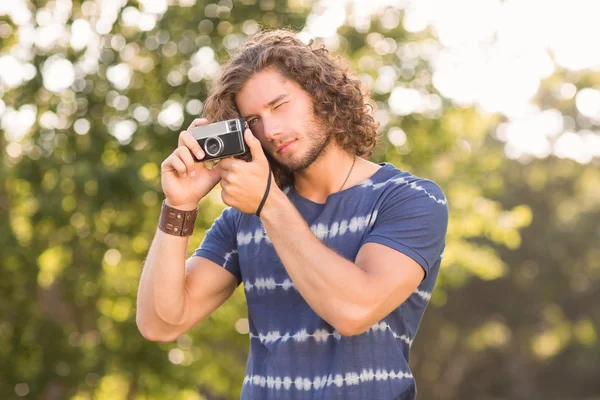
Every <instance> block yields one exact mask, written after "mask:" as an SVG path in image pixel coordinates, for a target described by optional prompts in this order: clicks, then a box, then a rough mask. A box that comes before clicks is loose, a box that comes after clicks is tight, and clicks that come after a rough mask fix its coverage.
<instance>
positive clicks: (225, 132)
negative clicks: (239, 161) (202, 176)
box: [189, 118, 249, 161]
mask: <svg viewBox="0 0 600 400" xmlns="http://www.w3.org/2000/svg"><path fill="white" fill-rule="evenodd" d="M247 127H248V125H247V124H246V120H244V119H243V118H237V119H229V120H226V121H219V122H215V123H212V124H208V125H201V126H196V127H194V128H191V129H190V130H189V132H190V133H191V134H192V136H193V137H194V138H195V139H196V140H197V141H198V144H199V145H200V147H201V148H202V150H203V151H204V153H205V156H204V158H203V159H202V161H209V160H218V159H220V158H225V157H233V156H240V155H244V154H248V153H249V149H248V146H246V142H244V130H245V129H246V128H247ZM194 159H195V160H196V161H199V160H198V159H197V158H196V157H194Z"/></svg>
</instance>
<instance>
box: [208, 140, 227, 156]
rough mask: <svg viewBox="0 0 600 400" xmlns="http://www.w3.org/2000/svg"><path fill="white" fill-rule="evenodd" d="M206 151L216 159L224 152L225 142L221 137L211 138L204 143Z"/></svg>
mask: <svg viewBox="0 0 600 400" xmlns="http://www.w3.org/2000/svg"><path fill="white" fill-rule="evenodd" d="M204 150H205V151H206V154H208V155H209V156H211V157H216V156H218V155H219V154H221V152H222V151H223V141H222V140H221V138H219V137H210V138H208V139H206V142H204Z"/></svg>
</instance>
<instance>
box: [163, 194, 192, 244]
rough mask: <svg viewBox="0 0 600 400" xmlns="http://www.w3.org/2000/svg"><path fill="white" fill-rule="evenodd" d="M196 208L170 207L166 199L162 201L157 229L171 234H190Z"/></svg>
mask: <svg viewBox="0 0 600 400" xmlns="http://www.w3.org/2000/svg"><path fill="white" fill-rule="evenodd" d="M197 215H198V209H197V208H196V207H193V209H192V210H183V209H180V208H175V207H171V206H169V205H168V204H167V202H166V200H164V201H163V203H162V207H161V210H160V217H159V220H158V229H160V230H161V231H163V232H165V233H168V234H170V235H173V236H191V235H192V233H193V232H194V224H195V222H196V216H197Z"/></svg>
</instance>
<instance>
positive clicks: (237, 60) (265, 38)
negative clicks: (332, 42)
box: [204, 29, 379, 186]
mask: <svg viewBox="0 0 600 400" xmlns="http://www.w3.org/2000/svg"><path fill="white" fill-rule="evenodd" d="M267 67H273V68H275V69H276V70H277V71H278V72H279V73H280V74H282V75H283V76H285V77H286V78H288V79H291V80H293V81H294V82H296V83H297V84H298V85H300V87H301V88H302V89H303V90H304V91H306V92H307V93H308V94H309V95H310V96H311V98H312V101H313V110H314V113H315V116H316V117H317V119H318V120H320V121H322V122H323V125H324V126H326V127H327V129H328V132H327V134H328V135H330V137H331V135H332V136H333V137H334V138H335V140H336V141H337V143H338V144H339V146H340V147H341V148H343V149H344V150H346V151H347V152H349V153H351V154H355V155H357V156H359V157H369V156H370V155H371V154H372V151H373V148H374V147H375V146H376V145H377V144H378V142H379V132H378V129H379V123H378V122H377V121H375V118H374V117H373V111H374V109H375V103H374V102H373V101H372V100H371V99H370V97H369V95H368V93H366V91H363V89H362V87H363V85H362V83H361V81H360V79H359V78H358V77H357V76H356V75H355V74H354V73H353V72H352V70H351V68H350V66H349V63H348V62H347V60H345V59H344V58H343V57H341V56H334V55H332V54H330V53H329V51H328V50H327V49H326V48H325V46H323V45H317V44H316V43H315V42H314V41H313V40H311V41H310V43H308V44H304V43H302V42H301V41H300V40H299V39H298V38H297V37H296V34H295V33H294V32H292V31H290V30H286V29H277V30H271V31H262V32H260V33H259V34H257V35H255V36H253V37H252V38H249V39H247V41H246V42H244V43H243V44H242V46H241V47H240V49H239V51H238V52H237V54H236V55H235V56H234V57H232V58H231V59H230V60H229V61H228V62H227V63H226V64H225V65H224V67H223V70H222V74H221V78H220V79H219V81H218V82H217V85H216V86H215V87H214V88H213V90H212V91H211V93H210V95H209V96H208V98H207V99H206V102H205V106H204V116H205V117H206V118H207V119H208V120H209V121H221V120H225V119H230V118H239V111H238V109H237V106H236V104H235V96H236V94H237V93H238V92H239V91H240V90H241V88H242V86H243V85H244V83H246V82H247V81H248V79H250V78H251V77H252V76H253V75H254V74H255V73H257V72H260V71H262V70H263V69H265V68H267ZM269 158H270V157H269ZM270 159H271V158H270ZM271 161H273V160H272V159H271ZM271 165H272V167H273V173H274V175H275V180H276V182H277V184H279V185H280V186H281V185H285V184H291V183H293V174H292V173H291V172H289V171H287V170H284V169H283V168H282V167H281V166H280V165H278V163H273V162H271Z"/></svg>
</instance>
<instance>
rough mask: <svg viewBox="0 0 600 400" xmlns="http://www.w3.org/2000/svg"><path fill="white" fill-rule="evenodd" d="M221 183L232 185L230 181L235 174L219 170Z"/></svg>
mask: <svg viewBox="0 0 600 400" xmlns="http://www.w3.org/2000/svg"><path fill="white" fill-rule="evenodd" d="M220 175H221V181H225V182H227V183H233V182H232V179H233V177H234V176H235V174H234V173H233V172H231V171H223V170H221V174H220Z"/></svg>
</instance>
